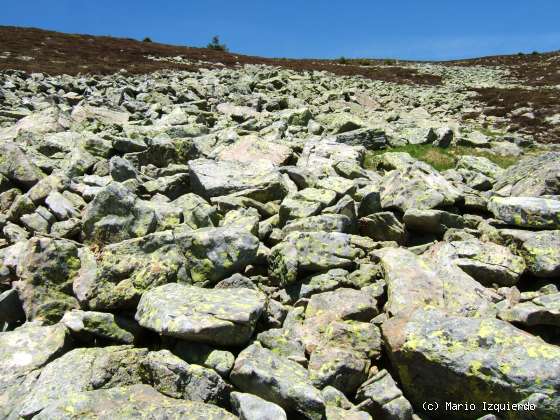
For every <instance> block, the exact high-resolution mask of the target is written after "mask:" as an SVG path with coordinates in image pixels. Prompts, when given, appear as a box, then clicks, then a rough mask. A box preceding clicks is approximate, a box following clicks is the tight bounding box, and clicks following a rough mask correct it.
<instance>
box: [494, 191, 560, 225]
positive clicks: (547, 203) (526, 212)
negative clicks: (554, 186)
mask: <svg viewBox="0 0 560 420" xmlns="http://www.w3.org/2000/svg"><path fill="white" fill-rule="evenodd" d="M488 210H490V211H491V212H492V213H493V214H494V217H496V218H497V219H500V220H503V221H504V222H506V223H507V224H509V225H514V226H519V227H526V228H533V229H540V230H542V229H559V228H560V201H558V200H549V199H545V198H540V197H492V198H491V199H490V201H489V203H488Z"/></svg>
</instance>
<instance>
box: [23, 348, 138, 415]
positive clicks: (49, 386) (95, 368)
mask: <svg viewBox="0 0 560 420" xmlns="http://www.w3.org/2000/svg"><path fill="white" fill-rule="evenodd" d="M147 353H148V351H147V350H146V349H137V348H133V347H131V346H115V347H99V348H81V349H75V350H72V351H70V352H68V353H66V354H65V355H63V356H61V357H59V358H58V359H55V360H53V361H52V362H50V363H49V364H48V365H47V366H45V367H44V368H43V369H42V371H41V373H40V375H39V377H38V379H37V381H36V382H35V383H34V384H33V387H32V389H31V391H30V392H29V393H28V394H27V395H26V396H25V399H24V400H23V401H22V405H21V408H20V410H19V415H20V416H22V417H29V416H33V415H35V414H37V413H38V412H40V411H41V410H43V409H44V408H45V407H46V406H47V405H48V404H50V403H53V402H55V401H57V400H60V399H62V398H65V397H66V396H67V395H68V394H69V393H71V392H81V391H92V390H94V389H100V388H112V387H115V386H125V385H134V384H139V383H142V378H141V376H140V362H141V361H142V359H143V358H144V357H145V356H146V354H147Z"/></svg>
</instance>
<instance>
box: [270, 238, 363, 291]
mask: <svg viewBox="0 0 560 420" xmlns="http://www.w3.org/2000/svg"><path fill="white" fill-rule="evenodd" d="M271 251H272V252H271V257H270V264H271V273H272V274H273V275H274V276H276V277H277V278H278V279H280V280H281V281H282V282H283V283H284V284H290V283H293V282H295V281H296V280H297V279H298V277H299V276H300V275H301V273H304V272H307V273H311V272H317V271H324V270H325V271H326V270H329V269H331V268H345V267H353V266H354V264H355V262H354V260H355V259H356V258H358V257H361V256H363V255H364V251H363V250H362V249H360V248H359V247H357V246H355V245H354V244H353V243H352V236H351V235H347V234H344V233H338V232H292V233H290V234H288V236H286V238H284V240H283V241H282V242H281V243H279V244H278V245H276V246H275V247H273V248H272V250H271Z"/></svg>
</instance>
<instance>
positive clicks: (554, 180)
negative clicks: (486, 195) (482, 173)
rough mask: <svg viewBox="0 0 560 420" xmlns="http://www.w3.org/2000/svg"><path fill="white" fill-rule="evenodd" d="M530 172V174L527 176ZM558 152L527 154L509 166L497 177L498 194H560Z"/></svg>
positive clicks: (559, 154)
mask: <svg viewBox="0 0 560 420" xmlns="http://www.w3.org/2000/svg"><path fill="white" fill-rule="evenodd" d="M528 174H530V176H527V175H528ZM559 179H560V152H548V153H543V154H540V155H537V156H528V157H526V158H524V159H522V160H521V161H519V162H518V163H516V164H515V165H512V166H510V167H509V168H508V169H506V170H505V172H503V173H502V174H501V175H500V176H499V177H498V179H497V182H496V184H495V185H494V191H495V192H497V193H499V194H500V195H505V196H517V197H540V196H543V195H558V194H560V181H559Z"/></svg>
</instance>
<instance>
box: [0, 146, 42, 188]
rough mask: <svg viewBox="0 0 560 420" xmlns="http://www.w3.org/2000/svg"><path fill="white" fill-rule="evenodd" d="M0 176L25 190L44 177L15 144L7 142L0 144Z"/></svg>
mask: <svg viewBox="0 0 560 420" xmlns="http://www.w3.org/2000/svg"><path fill="white" fill-rule="evenodd" d="M0 174H2V175H4V176H5V177H6V178H8V179H9V180H11V181H12V182H14V183H15V184H16V185H18V186H22V187H26V188H29V187H32V186H33V185H35V184H36V183H37V182H39V181H40V180H41V179H42V178H44V177H45V174H44V173H43V172H42V171H41V169H39V168H38V167H37V166H36V165H35V164H34V163H33V162H32V161H31V160H30V159H29V157H28V155H27V154H26V153H25V152H24V151H23V150H22V149H21V148H20V147H19V146H18V145H17V144H15V143H12V142H7V141H5V142H0Z"/></svg>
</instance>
